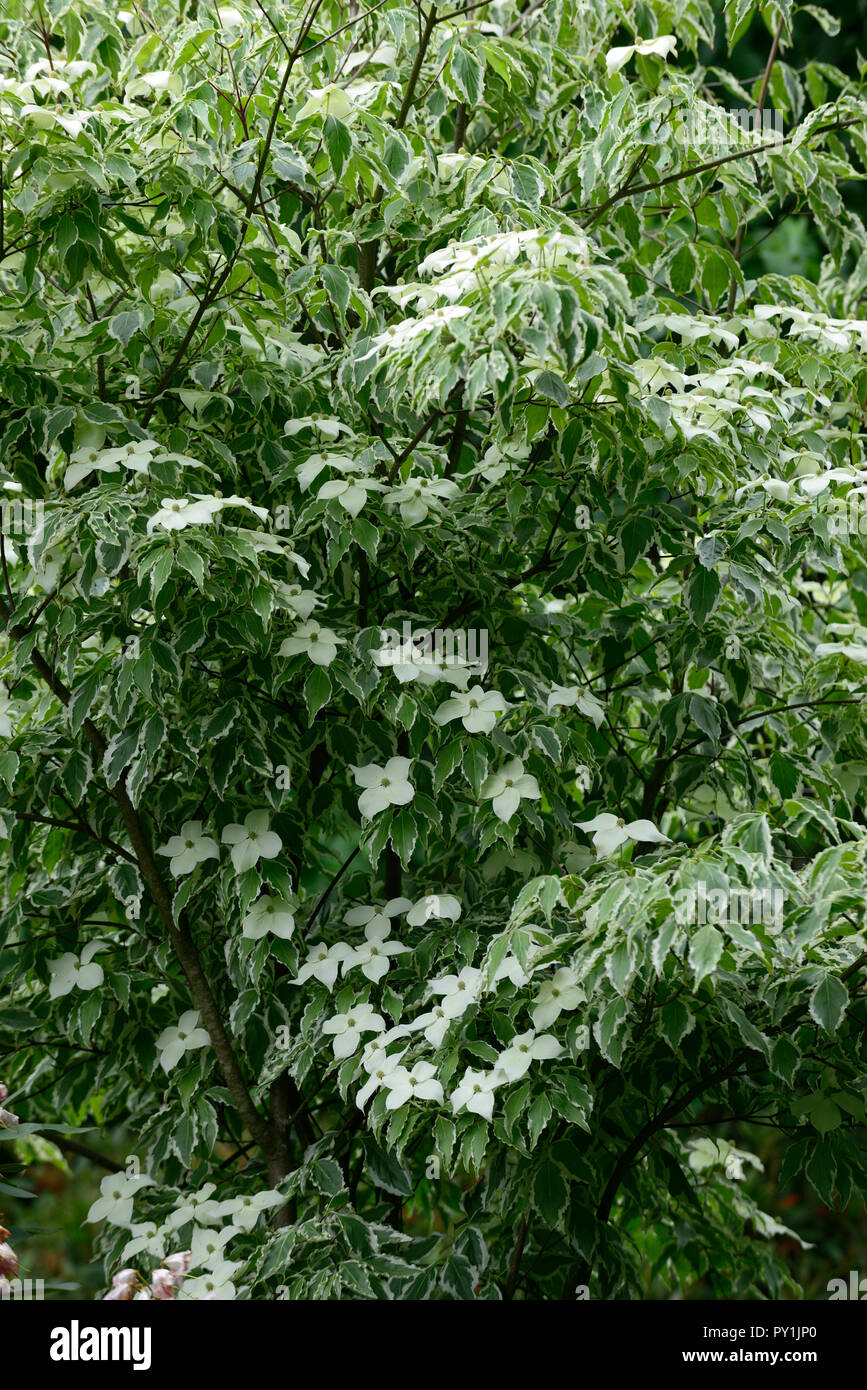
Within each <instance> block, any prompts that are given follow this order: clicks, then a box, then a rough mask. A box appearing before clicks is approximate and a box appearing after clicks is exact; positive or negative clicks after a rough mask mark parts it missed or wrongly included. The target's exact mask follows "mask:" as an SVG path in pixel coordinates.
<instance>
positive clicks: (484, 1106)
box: [449, 1067, 500, 1120]
mask: <svg viewBox="0 0 867 1390" xmlns="http://www.w3.org/2000/svg"><path fill="white" fill-rule="evenodd" d="M499 1085H500V1080H499V1078H498V1077H497V1075H496V1074H495V1073H494V1072H492V1071H474V1070H473V1068H472V1067H467V1069H466V1071H465V1072H464V1074H463V1077H462V1078H461V1081H460V1083H459V1085H458V1086H456V1087H455V1089H454V1090H453V1091H452V1093H451V1096H450V1097H449V1099H450V1100H451V1103H452V1110H453V1111H454V1113H455V1114H457V1113H458V1111H459V1110H463V1109H467V1110H471V1111H472V1113H473V1114H474V1115H481V1116H482V1117H483V1119H485V1120H490V1118H491V1116H492V1115H493V1113H494V1091H495V1090H496V1088H497V1086H499Z"/></svg>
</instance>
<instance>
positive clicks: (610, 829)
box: [576, 811, 669, 859]
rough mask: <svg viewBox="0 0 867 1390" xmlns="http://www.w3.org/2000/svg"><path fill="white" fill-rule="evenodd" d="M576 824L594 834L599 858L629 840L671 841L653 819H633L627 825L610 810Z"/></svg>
mask: <svg viewBox="0 0 867 1390" xmlns="http://www.w3.org/2000/svg"><path fill="white" fill-rule="evenodd" d="M576 824H577V825H578V827H579V829H581V830H585V831H586V832H587V834H588V835H591V834H592V836H593V847H594V849H595V850H596V854H597V857H598V858H599V859H606V858H607V857H608V855H609V854H613V853H614V851H615V850H616V849H618V848H619V846H620V845H622V844H625V843H626V841H627V840H634V841H636V842H637V843H638V842H641V841H647V842H649V843H650V844H654V845H662V844H666V843H668V842H669V836H668V835H663V834H662V832H661V831H659V830H657V828H656V826H655V825H654V824H653V822H652V821H649V820H633V821H630V822H629V824H628V825H627V823H626V822H625V821H624V820H622V819H621V818H619V817H618V816H614V815H612V814H611V812H610V811H604V812H603V813H602V814H601V815H599V816H594V817H593V819H592V820H583V821H582V820H579V821H577V822H576Z"/></svg>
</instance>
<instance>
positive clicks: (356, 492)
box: [316, 464, 385, 516]
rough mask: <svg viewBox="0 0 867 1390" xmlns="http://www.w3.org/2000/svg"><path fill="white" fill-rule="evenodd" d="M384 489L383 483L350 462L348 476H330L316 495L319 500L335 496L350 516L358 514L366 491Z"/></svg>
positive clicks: (365, 497)
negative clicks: (350, 468)
mask: <svg viewBox="0 0 867 1390" xmlns="http://www.w3.org/2000/svg"><path fill="white" fill-rule="evenodd" d="M384 491H385V486H384V484H383V483H380V482H379V481H378V480H377V479H376V478H371V477H370V476H369V475H368V474H366V473H364V472H363V471H362V469H361V468H360V467H359V465H358V464H352V471H351V472H350V473H349V475H348V477H345V478H332V479H331V480H330V481H329V482H327V483H323V484H322V486H321V487H320V489H319V491H318V492H317V494H316V496H317V498H318V499H319V500H320V501H328V500H330V499H331V498H336V499H337V501H338V502H339V503H340V505H341V507H342V508H343V510H344V511H345V512H349V515H350V516H358V513H359V512H360V511H361V509H362V507H363V506H364V504H365V503H366V502H367V500H368V498H367V494H368V492H384Z"/></svg>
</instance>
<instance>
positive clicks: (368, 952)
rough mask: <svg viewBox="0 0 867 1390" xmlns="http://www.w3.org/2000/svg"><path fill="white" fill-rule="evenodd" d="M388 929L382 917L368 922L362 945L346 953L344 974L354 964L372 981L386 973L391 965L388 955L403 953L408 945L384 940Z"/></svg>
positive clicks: (407, 948) (387, 924)
mask: <svg viewBox="0 0 867 1390" xmlns="http://www.w3.org/2000/svg"><path fill="white" fill-rule="evenodd" d="M390 930H391V928H390V925H389V923H388V922H384V921H382V919H379V920H377V919H374V920H373V921H372V922H368V924H367V926H366V927H365V928H364V935H365V937H366V938H367V940H366V941H365V943H364V945H363V946H358V947H356V948H355V949H354V950H353V951H352V952H351V954H349V955H347V957H346V959H345V961H344V963H343V973H344V975H345V974H346V972H347V971H348V970H352V969H353V968H354V967H355V966H356V965H360V966H361V972H362V974H363V975H366V976H367V978H368V980H372V981H373V982H374V983H376V981H377V980H381V979H382V977H383V976H384V975H387V974H388V971H389V968H390V966H391V961H390V960H389V956H400V955H405V954H406V952H407V951H409V947H408V946H404V945H403V944H402V943H401V942H400V941H397V940H390V941H388V940H386V937H387V936H388V934H389V931H390Z"/></svg>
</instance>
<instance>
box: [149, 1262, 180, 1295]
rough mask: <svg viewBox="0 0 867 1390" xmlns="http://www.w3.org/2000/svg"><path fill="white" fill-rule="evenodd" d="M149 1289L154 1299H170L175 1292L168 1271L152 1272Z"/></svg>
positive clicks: (173, 1281) (173, 1282) (170, 1274)
mask: <svg viewBox="0 0 867 1390" xmlns="http://www.w3.org/2000/svg"><path fill="white" fill-rule="evenodd" d="M151 1288H152V1290H153V1296H154V1298H159V1299H167V1298H172V1297H173V1295H174V1292H175V1279H174V1275H173V1274H172V1273H171V1271H170V1270H168V1269H156V1270H154V1274H153V1278H152V1279H151Z"/></svg>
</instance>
